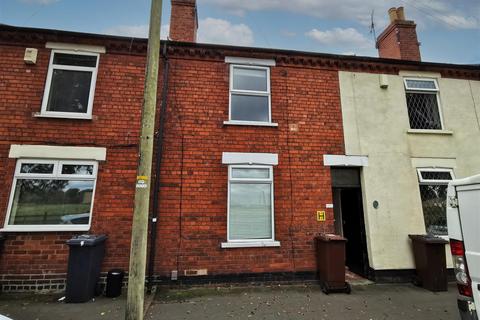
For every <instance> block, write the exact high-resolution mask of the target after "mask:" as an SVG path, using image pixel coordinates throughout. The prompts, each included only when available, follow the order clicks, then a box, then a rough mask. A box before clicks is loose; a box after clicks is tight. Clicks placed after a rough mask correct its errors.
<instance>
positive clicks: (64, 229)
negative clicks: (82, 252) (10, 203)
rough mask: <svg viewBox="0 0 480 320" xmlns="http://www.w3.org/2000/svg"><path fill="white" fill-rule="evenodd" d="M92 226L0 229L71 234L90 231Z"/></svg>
mask: <svg viewBox="0 0 480 320" xmlns="http://www.w3.org/2000/svg"><path fill="white" fill-rule="evenodd" d="M89 230H90V226H88V225H87V226H79V225H76V226H73V225H61V226H52V225H50V226H47V225H45V226H42V225H37V226H34V225H32V226H6V227H4V228H2V229H0V232H69V231H89Z"/></svg>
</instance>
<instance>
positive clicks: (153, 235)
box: [147, 41, 169, 294]
mask: <svg viewBox="0 0 480 320" xmlns="http://www.w3.org/2000/svg"><path fill="white" fill-rule="evenodd" d="M167 44H168V41H166V42H165V43H164V46H163V52H162V58H163V88H162V104H161V109H160V124H159V127H158V132H157V141H156V144H155V150H156V151H157V157H156V159H155V181H154V185H153V204H152V217H151V220H150V253H149V260H148V276H147V279H148V281H147V293H148V294H151V293H152V286H153V274H154V271H155V256H156V248H157V221H158V214H159V212H158V211H159V205H158V198H159V195H160V166H161V163H162V154H163V152H162V151H163V150H162V149H163V131H164V129H165V115H166V110H167V98H168V71H169V63H168V57H167Z"/></svg>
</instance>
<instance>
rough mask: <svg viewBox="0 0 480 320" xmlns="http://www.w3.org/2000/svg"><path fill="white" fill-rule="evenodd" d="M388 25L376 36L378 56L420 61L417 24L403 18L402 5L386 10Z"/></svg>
mask: <svg viewBox="0 0 480 320" xmlns="http://www.w3.org/2000/svg"><path fill="white" fill-rule="evenodd" d="M388 15H389V17H390V25H389V26H388V27H387V28H386V29H385V30H384V31H383V32H382V33H381V34H380V35H379V36H378V38H377V49H378V54H379V56H380V58H390V59H400V60H411V61H421V57H420V43H419V42H418V39H417V31H416V27H417V25H416V24H415V22H413V21H411V20H406V19H405V11H404V9H403V7H398V8H390V9H389V10H388Z"/></svg>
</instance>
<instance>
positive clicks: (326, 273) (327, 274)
mask: <svg viewBox="0 0 480 320" xmlns="http://www.w3.org/2000/svg"><path fill="white" fill-rule="evenodd" d="M315 241H316V250H317V270H318V278H319V280H320V286H321V288H322V291H323V292H324V293H326V294H329V293H331V292H345V293H350V292H351V287H350V284H348V283H347V282H346V281H345V242H347V239H345V238H343V237H341V236H339V235H335V234H321V235H319V236H318V237H317V238H316V239H315Z"/></svg>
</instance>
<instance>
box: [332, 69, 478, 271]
mask: <svg viewBox="0 0 480 320" xmlns="http://www.w3.org/2000/svg"><path fill="white" fill-rule="evenodd" d="M379 76H380V75H378V74H369V73H353V72H340V73H339V78H340V93H341V101H342V113H343V127H344V133H345V148H346V150H345V151H346V154H347V155H365V156H368V160H369V166H368V167H364V168H363V169H362V177H361V178H362V188H363V198H364V199H363V200H364V212H365V224H366V229H367V230H366V233H367V243H368V254H369V259H370V266H371V267H372V268H374V269H376V270H385V269H410V268H414V262H413V255H412V250H411V247H410V240H409V239H408V234H416V233H417V234H418V233H425V225H424V220H423V212H422V204H421V199H420V191H419V184H418V178H417V173H416V167H422V166H423V167H425V166H437V167H451V168H453V169H454V172H455V176H456V177H457V178H462V177H466V176H470V175H473V174H478V173H480V118H479V116H480V81H467V80H458V79H445V78H441V77H440V75H439V74H434V73H422V72H401V73H400V75H384V77H386V78H387V81H388V88H386V89H381V88H380V82H379ZM403 76H419V77H435V78H436V79H437V81H438V85H439V89H440V103H441V106H440V108H441V110H442V114H443V119H444V127H445V128H444V129H445V131H444V132H442V133H437V134H425V133H413V132H409V128H410V125H409V120H408V111H407V105H406V98H405V89H404V84H403ZM374 200H377V201H378V202H379V204H380V205H379V207H378V208H377V209H374V208H373V205H372V203H373V201H374ZM447 249H448V248H447ZM447 257H450V255H447ZM448 260H450V258H448ZM448 264H449V265H450V266H451V261H448Z"/></svg>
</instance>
